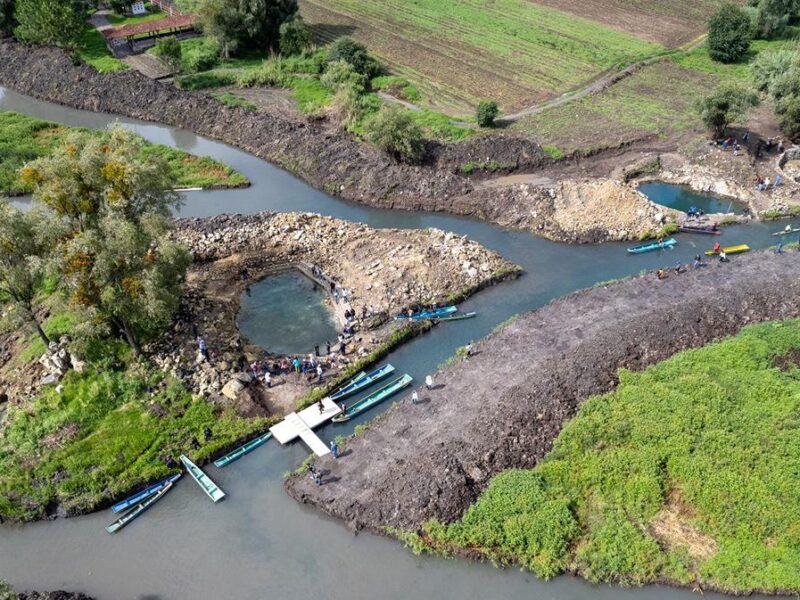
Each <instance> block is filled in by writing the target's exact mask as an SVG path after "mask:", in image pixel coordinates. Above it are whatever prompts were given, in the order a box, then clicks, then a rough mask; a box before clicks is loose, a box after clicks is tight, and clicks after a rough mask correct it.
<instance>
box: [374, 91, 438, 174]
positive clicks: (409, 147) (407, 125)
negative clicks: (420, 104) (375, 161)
mask: <svg viewBox="0 0 800 600" xmlns="http://www.w3.org/2000/svg"><path fill="white" fill-rule="evenodd" d="M366 129H367V136H368V137H369V139H370V141H371V142H372V143H373V144H375V145H376V146H377V147H378V148H380V149H381V150H383V151H384V152H387V153H388V154H390V155H392V156H393V157H394V158H395V159H397V160H401V161H404V162H408V163H412V164H415V163H420V162H422V158H423V156H424V154H425V144H424V140H423V137H422V130H421V129H420V127H419V125H417V124H416V123H415V122H414V120H413V119H412V118H411V115H409V114H408V112H407V111H405V110H403V109H401V108H400V107H398V106H389V105H384V106H382V107H381V109H380V110H379V111H378V113H377V114H376V115H374V116H373V117H372V118H371V119H370V120H369V121H367V124H366Z"/></svg>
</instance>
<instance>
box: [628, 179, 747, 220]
mask: <svg viewBox="0 0 800 600" xmlns="http://www.w3.org/2000/svg"><path fill="white" fill-rule="evenodd" d="M638 190H639V191H640V192H641V193H643V194H644V195H645V196H647V197H648V198H650V200H652V201H653V202H655V203H656V204H660V205H661V206H666V207H667V208H673V209H675V210H680V211H683V212H688V210H689V209H690V208H692V207H696V208H699V209H700V210H702V211H703V212H705V213H706V214H713V213H730V212H733V213H736V214H742V213H743V212H744V211H745V210H746V209H747V206H746V205H745V204H743V203H741V202H735V201H732V200H730V199H725V198H716V197H714V196H709V195H706V194H700V193H698V192H695V191H693V190H691V189H690V188H688V187H685V186H682V185H674V184H671V183H663V182H660V181H651V182H648V183H643V184H641V185H640V186H639V187H638Z"/></svg>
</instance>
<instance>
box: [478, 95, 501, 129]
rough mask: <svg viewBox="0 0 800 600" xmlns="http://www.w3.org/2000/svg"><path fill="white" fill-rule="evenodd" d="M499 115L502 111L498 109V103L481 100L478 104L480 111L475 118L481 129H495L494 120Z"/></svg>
mask: <svg viewBox="0 0 800 600" xmlns="http://www.w3.org/2000/svg"><path fill="white" fill-rule="evenodd" d="M499 113H500V110H499V109H498V108H497V102H495V101H494V100H481V101H480V103H478V110H477V111H476V113H475V117H476V119H477V121H478V125H480V126H481V127H494V120H495V119H496V118H497V115H498V114H499Z"/></svg>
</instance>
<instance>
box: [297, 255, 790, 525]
mask: <svg viewBox="0 0 800 600" xmlns="http://www.w3.org/2000/svg"><path fill="white" fill-rule="evenodd" d="M799 315H800V255H798V254H796V253H795V254H791V255H784V256H781V257H776V256H775V255H774V254H771V253H759V254H753V255H751V256H743V257H740V258H738V259H737V260H735V261H733V262H731V263H728V264H720V263H714V264H712V265H709V266H706V267H705V268H703V269H699V270H693V271H690V272H687V273H683V274H681V275H678V276H673V277H670V278H668V279H666V280H663V281H658V280H657V279H656V278H655V276H653V275H652V274H651V275H647V276H644V277H638V278H635V279H631V280H627V281H624V282H621V283H618V284H615V285H610V286H607V287H600V288H594V289H591V290H587V291H583V292H579V293H576V294H573V295H571V296H568V297H566V298H564V299H561V300H558V301H556V302H553V303H552V304H550V305H549V306H547V307H545V308H543V309H541V310H538V311H535V312H533V313H530V314H528V315H527V316H525V317H523V318H521V319H519V320H517V321H515V322H513V323H511V324H510V325H508V326H507V327H506V328H504V329H502V330H501V331H499V332H497V333H494V334H492V335H490V336H489V337H488V338H486V339H484V340H482V341H481V342H480V343H479V344H477V345H476V346H475V351H476V352H477V355H476V356H473V357H472V358H469V359H468V360H464V361H461V362H459V363H457V364H455V365H452V366H450V367H448V368H446V369H445V370H444V371H442V372H440V373H439V374H438V375H436V377H435V382H436V388H435V389H434V390H433V391H431V392H427V391H422V393H421V397H422V398H423V401H424V403H422V404H418V405H412V404H411V403H402V404H398V405H396V406H395V408H394V410H392V411H390V412H389V413H388V414H387V415H386V416H385V418H383V419H381V420H379V421H378V422H377V423H374V424H373V425H372V426H371V427H370V428H369V429H368V430H367V431H366V432H365V433H364V434H362V435H361V436H359V437H357V438H355V439H354V440H352V441H351V442H350V443H348V445H347V450H348V456H347V458H346V459H343V460H338V461H336V460H333V459H330V458H328V457H326V458H324V459H321V460H320V461H319V467H320V469H321V470H322V471H324V472H328V473H329V474H328V475H327V476H328V477H329V478H330V479H331V481H330V483H327V484H326V485H323V486H315V485H313V482H311V481H310V480H308V479H307V478H304V477H294V478H292V479H290V480H288V482H287V484H286V485H287V489H288V491H289V493H290V494H291V495H292V496H293V497H295V498H296V499H298V500H300V501H302V502H309V503H312V504H314V505H316V506H318V507H319V508H321V509H322V510H324V511H326V512H328V513H330V514H332V515H334V516H337V517H339V518H342V519H344V520H346V521H348V522H349V523H350V524H351V525H352V526H353V527H369V528H372V529H376V530H382V528H383V527H386V526H391V527H399V528H403V529H415V528H418V527H419V526H420V525H421V524H422V523H423V522H424V521H426V520H428V519H430V518H432V517H436V518H438V519H441V520H443V521H447V522H450V521H453V520H455V519H458V518H459V517H460V516H461V515H462V514H463V512H464V510H465V509H466V508H467V507H468V506H469V505H470V504H471V503H473V502H474V501H475V500H476V498H477V497H478V495H479V494H480V493H481V492H482V491H483V490H484V489H485V488H486V486H487V485H488V483H489V480H490V478H491V477H492V476H493V475H495V474H497V473H499V472H501V471H504V470H506V469H509V468H514V467H519V468H530V467H533V466H534V465H535V464H536V463H537V462H538V461H539V460H540V459H541V458H542V457H543V456H544V455H545V454H546V453H547V452H548V450H550V448H551V446H552V443H553V440H554V439H555V438H556V436H557V435H558V433H559V432H560V431H561V428H562V426H563V424H564V422H565V421H566V420H567V419H569V418H570V417H572V416H573V415H574V414H575V412H576V410H577V408H578V406H579V404H580V403H581V402H582V401H584V400H585V399H586V398H588V397H590V396H591V395H594V394H600V393H605V392H608V391H610V390H611V389H613V388H614V386H615V385H616V383H617V373H618V370H619V369H620V368H628V369H642V368H644V367H646V366H648V365H652V364H654V363H656V362H658V361H661V360H664V359H666V358H668V357H669V356H672V355H673V354H675V353H676V352H679V351H681V350H685V349H688V348H695V347H699V346H702V345H704V344H707V343H709V342H711V341H713V340H716V339H719V338H721V337H723V336H727V335H731V334H734V333H737V332H738V331H739V330H741V328H742V327H744V326H745V325H747V324H750V323H756V322H760V321H766V320H770V319H782V318H790V317H797V316H799Z"/></svg>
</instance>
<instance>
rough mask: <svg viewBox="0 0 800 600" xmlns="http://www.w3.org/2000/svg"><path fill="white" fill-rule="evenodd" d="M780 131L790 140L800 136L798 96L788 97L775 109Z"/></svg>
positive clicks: (799, 99)
mask: <svg viewBox="0 0 800 600" xmlns="http://www.w3.org/2000/svg"><path fill="white" fill-rule="evenodd" d="M775 113H776V114H777V115H778V123H779V124H780V127H781V131H783V133H784V134H786V136H787V137H788V138H790V139H797V137H798V136H800V96H788V97H787V98H784V99H783V100H782V101H781V102H779V103H778V104H777V106H776V107H775Z"/></svg>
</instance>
